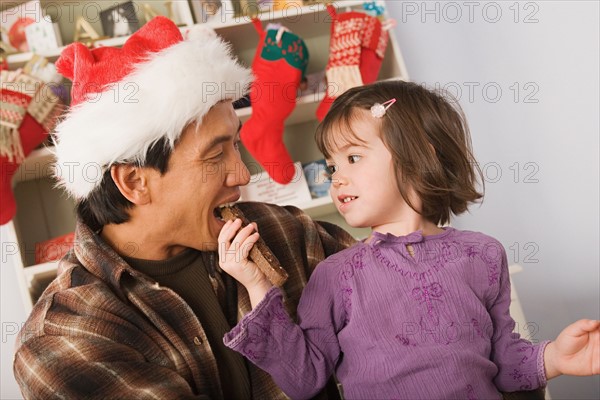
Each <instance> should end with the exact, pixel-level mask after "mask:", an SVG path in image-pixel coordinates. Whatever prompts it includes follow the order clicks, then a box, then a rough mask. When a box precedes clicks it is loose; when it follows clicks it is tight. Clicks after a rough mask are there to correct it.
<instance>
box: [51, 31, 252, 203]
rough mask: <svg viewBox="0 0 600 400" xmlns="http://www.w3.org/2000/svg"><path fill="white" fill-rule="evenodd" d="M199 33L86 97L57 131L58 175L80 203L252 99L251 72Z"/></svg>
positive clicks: (219, 44) (225, 47)
mask: <svg viewBox="0 0 600 400" xmlns="http://www.w3.org/2000/svg"><path fill="white" fill-rule="evenodd" d="M198 28H199V30H198V31H195V32H194V30H195V29H192V30H191V32H190V34H189V35H188V39H186V40H184V41H182V42H179V43H177V44H174V45H172V46H171V47H168V48H166V49H164V50H162V51H160V52H158V53H154V54H153V55H151V56H149V58H148V60H147V61H145V62H141V63H139V64H138V65H137V66H136V69H135V70H134V71H133V72H132V73H130V74H129V75H127V76H126V77H125V78H124V79H122V80H121V81H119V82H117V83H115V84H112V85H110V86H109V87H107V88H105V89H104V90H103V91H102V92H101V93H97V94H95V95H90V96H88V98H87V100H86V101H83V102H81V103H80V104H78V105H76V106H75V107H73V108H72V110H71V111H70V112H69V113H68V115H67V116H66V118H65V119H64V120H63V121H62V122H61V123H60V124H59V125H58V126H57V127H56V129H55V136H56V139H55V155H56V164H55V175H56V176H57V177H58V179H59V186H62V187H64V188H65V189H66V190H67V192H68V193H69V194H70V195H71V196H73V197H74V198H75V199H78V200H80V199H85V198H86V197H87V196H88V195H89V194H90V193H91V192H92V191H93V190H94V189H95V188H96V187H97V186H98V185H99V184H100V182H101V180H102V177H103V175H104V172H105V171H106V170H107V169H108V168H109V167H110V166H111V165H112V164H115V163H121V162H136V161H138V162H143V161H144V157H145V154H146V152H147V150H148V149H149V147H150V146H151V145H152V144H153V143H155V142H156V141H157V140H159V139H161V138H162V137H165V138H167V139H168V142H169V144H170V145H171V146H172V147H173V146H174V144H175V141H176V140H177V139H178V138H179V136H180V135H181V133H182V131H183V130H184V128H185V127H186V126H187V125H188V124H189V123H190V122H193V121H196V122H199V123H200V122H201V121H202V118H203V116H204V115H206V113H207V112H208V111H209V110H210V109H211V107H212V106H214V105H215V104H217V103H218V102H219V101H222V100H226V99H231V100H237V99H239V98H240V97H242V96H243V95H245V94H246V93H247V91H248V88H249V86H250V83H251V80H252V75H251V72H250V70H249V69H247V68H244V67H242V66H241V65H239V64H238V63H237V62H236V60H235V59H234V58H233V56H232V54H231V50H230V48H229V45H227V44H226V43H225V42H224V41H223V40H222V39H221V38H219V37H218V36H217V35H216V34H214V32H212V33H210V32H207V31H205V30H204V29H201V28H200V27H198Z"/></svg>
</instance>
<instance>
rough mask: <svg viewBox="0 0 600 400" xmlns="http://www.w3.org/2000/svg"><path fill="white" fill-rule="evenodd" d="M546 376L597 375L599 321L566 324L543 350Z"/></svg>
mask: <svg viewBox="0 0 600 400" xmlns="http://www.w3.org/2000/svg"><path fill="white" fill-rule="evenodd" d="M544 364H545V367H546V378H547V379H552V378H554V377H556V376H558V375H562V374H565V375H578V376H584V375H597V374H600V321H594V320H591V319H582V320H579V321H577V322H575V323H573V324H571V325H569V326H567V327H566V328H565V329H563V331H562V332H561V333H560V334H559V335H558V337H557V338H556V340H555V341H554V342H551V343H549V344H548V346H546V350H545V352H544Z"/></svg>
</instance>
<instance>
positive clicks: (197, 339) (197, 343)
mask: <svg viewBox="0 0 600 400" xmlns="http://www.w3.org/2000/svg"><path fill="white" fill-rule="evenodd" d="M194 344H195V345H196V346H200V345H201V344H202V339H200V338H199V337H198V336H196V337H194Z"/></svg>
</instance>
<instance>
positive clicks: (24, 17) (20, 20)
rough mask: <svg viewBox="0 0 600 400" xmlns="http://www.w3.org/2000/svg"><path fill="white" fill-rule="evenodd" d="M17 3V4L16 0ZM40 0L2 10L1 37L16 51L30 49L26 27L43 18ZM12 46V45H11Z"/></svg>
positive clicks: (0, 21) (0, 13) (32, 0)
mask: <svg viewBox="0 0 600 400" xmlns="http://www.w3.org/2000/svg"><path fill="white" fill-rule="evenodd" d="M15 4H17V3H16V2H15ZM43 16H44V13H43V10H42V4H41V2H40V0H31V1H27V2H24V3H21V4H17V5H16V6H14V7H10V8H7V9H5V10H3V11H2V12H0V28H1V29H0V32H1V36H0V39H1V40H2V42H3V43H5V44H6V45H7V46H6V47H7V48H10V49H12V51H15V52H27V51H29V45H28V44H27V38H26V36H25V28H26V27H27V26H28V25H31V24H34V23H36V22H40V21H42V20H43ZM9 46H10V47H9Z"/></svg>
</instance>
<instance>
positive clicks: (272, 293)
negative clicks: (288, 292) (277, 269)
mask: <svg viewBox="0 0 600 400" xmlns="http://www.w3.org/2000/svg"><path fill="white" fill-rule="evenodd" d="M282 299H283V295H282V293H281V289H279V288H278V287H277V286H273V287H271V288H270V289H269V291H268V292H267V294H266V295H265V297H264V298H263V299H262V300H261V301H260V302H259V303H258V304H257V305H256V307H254V309H252V311H250V312H249V313H248V314H246V315H244V317H243V318H242V319H241V320H240V322H238V324H237V325H236V326H234V327H233V328H232V329H231V330H230V331H229V332H227V333H226V334H225V336H224V337H223V343H224V344H225V346H227V347H229V348H230V349H232V350H236V351H240V349H239V348H240V347H241V344H242V343H244V342H245V341H247V340H248V338H249V334H248V326H249V325H250V324H252V322H253V321H254V320H255V319H259V320H264V319H266V318H268V317H269V316H270V314H271V313H270V312H269V310H272V309H273V308H274V307H277V303H279V304H281V305H282V304H283V300H282ZM263 314H264V315H263Z"/></svg>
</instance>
